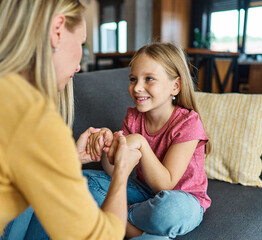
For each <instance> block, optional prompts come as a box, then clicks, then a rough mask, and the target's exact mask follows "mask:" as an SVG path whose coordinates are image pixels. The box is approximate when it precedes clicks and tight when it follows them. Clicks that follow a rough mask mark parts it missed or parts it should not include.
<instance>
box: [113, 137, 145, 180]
mask: <svg viewBox="0 0 262 240" xmlns="http://www.w3.org/2000/svg"><path fill="white" fill-rule="evenodd" d="M114 144H115V146H114V147H115V148H116V149H115V154H114V158H112V159H110V163H111V164H113V165H114V166H115V168H114V174H117V172H118V173H119V172H120V174H123V173H125V174H126V177H128V176H129V175H130V173H131V172H132V170H133V169H134V167H135V166H136V165H137V164H138V162H139V159H140V158H141V156H142V154H141V152H140V151H139V150H138V149H135V148H130V147H129V146H128V144H127V141H126V137H124V136H123V135H122V134H121V133H120V134H119V133H117V134H116V135H115V136H114Z"/></svg>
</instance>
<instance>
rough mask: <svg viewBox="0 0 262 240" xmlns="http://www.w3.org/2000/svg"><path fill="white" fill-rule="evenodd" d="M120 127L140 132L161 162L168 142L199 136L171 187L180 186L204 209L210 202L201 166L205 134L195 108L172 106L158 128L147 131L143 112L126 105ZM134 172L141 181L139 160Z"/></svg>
mask: <svg viewBox="0 0 262 240" xmlns="http://www.w3.org/2000/svg"><path fill="white" fill-rule="evenodd" d="M122 130H123V131H124V134H125V135H128V134H132V133H139V134H141V135H143V136H144V137H145V138H146V140H147V141H148V143H149V145H150V147H151V149H152V150H153V152H154V153H155V155H156V156H157V158H158V159H159V160H160V161H161V162H162V161H163V159H164V157H165V154H166V152H167V150H168V148H169V147H170V146H171V145H172V144H176V143H182V142H187V141H192V140H200V141H199V143H198V145H197V147H196V150H195V152H194V154H193V156H192V158H191V160H190V162H189V165H188V167H187V169H186V171H185V173H184V175H183V176H182V178H181V179H180V180H179V182H178V183H177V184H176V186H174V188H173V190H182V191H185V192H188V193H190V194H192V195H194V196H195V197H196V198H197V199H198V200H199V202H200V205H201V206H202V207H203V209H204V211H205V210H206V209H207V208H208V207H209V206H210V204H211V200H210V198H209V197H208V195H207V184H208V181H207V176H206V173H205V170H204V154H205V144H206V143H207V141H208V138H207V136H206V133H205V130H204V128H203V125H202V123H201V120H200V119H199V115H198V114H197V113H196V112H195V111H193V110H191V111H189V110H187V109H185V108H181V107H176V108H175V110H174V111H173V113H172V115H171V117H170V118H169V120H168V121H167V123H166V124H165V125H164V126H163V127H162V129H161V130H159V131H158V132H156V133H153V134H150V133H148V132H147V129H146V125H145V115H144V113H140V112H138V111H137V109H136V108H128V109H127V115H126V117H125V119H124V122H123V126H122ZM137 176H138V178H139V180H140V181H142V182H144V183H145V180H144V177H143V172H142V169H141V165H140V164H138V166H137Z"/></svg>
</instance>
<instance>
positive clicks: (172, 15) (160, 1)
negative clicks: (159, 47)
mask: <svg viewBox="0 0 262 240" xmlns="http://www.w3.org/2000/svg"><path fill="white" fill-rule="evenodd" d="M191 1H192V0H154V1H153V39H157V40H160V41H162V42H173V43H178V44H180V45H181V46H182V47H183V48H188V47H189V39H190V21H191Z"/></svg>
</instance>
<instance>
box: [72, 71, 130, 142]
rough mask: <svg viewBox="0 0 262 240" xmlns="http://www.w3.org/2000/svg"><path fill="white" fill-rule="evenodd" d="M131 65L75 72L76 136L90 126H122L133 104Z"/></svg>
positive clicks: (114, 129)
mask: <svg viewBox="0 0 262 240" xmlns="http://www.w3.org/2000/svg"><path fill="white" fill-rule="evenodd" d="M129 72H130V69H129V68H119V69H112V70H101V71H95V72H82V73H77V74H75V79H74V94H75V120H74V126H73V133H74V138H75V139H78V137H79V136H80V134H81V133H83V132H84V131H85V130H86V129H87V128H88V127H91V126H92V127H108V128H109V129H111V130H112V131H117V130H120V129H121V126H122V121H123V119H124V117H125V115H126V110H127V107H129V106H134V104H133V102H132V100H131V98H130V96H129V94H128V85H129V77H128V76H129Z"/></svg>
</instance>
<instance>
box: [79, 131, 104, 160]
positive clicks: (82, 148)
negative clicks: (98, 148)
mask: <svg viewBox="0 0 262 240" xmlns="http://www.w3.org/2000/svg"><path fill="white" fill-rule="evenodd" d="M99 131H100V129H97V128H92V127H90V128H88V129H87V130H86V131H85V132H83V133H82V134H81V135H80V137H79V139H78V140H77V142H76V148H77V151H78V154H79V159H80V161H81V162H82V163H83V164H84V163H89V162H92V161H93V160H92V158H91V155H90V153H87V149H86V147H87V142H88V139H89V137H90V136H91V135H92V134H95V133H97V132H99Z"/></svg>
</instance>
